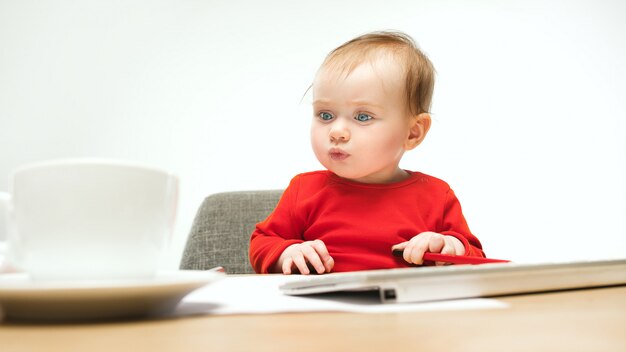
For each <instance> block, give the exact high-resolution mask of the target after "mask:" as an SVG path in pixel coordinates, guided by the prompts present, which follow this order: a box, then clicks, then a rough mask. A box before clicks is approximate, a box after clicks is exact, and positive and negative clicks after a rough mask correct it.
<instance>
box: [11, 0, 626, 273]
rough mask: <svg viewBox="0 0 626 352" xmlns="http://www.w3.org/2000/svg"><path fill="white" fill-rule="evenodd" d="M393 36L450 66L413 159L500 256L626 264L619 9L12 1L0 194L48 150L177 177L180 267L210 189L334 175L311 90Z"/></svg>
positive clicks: (625, 24) (509, 4) (623, 25)
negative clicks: (442, 184) (384, 36)
mask: <svg viewBox="0 0 626 352" xmlns="http://www.w3.org/2000/svg"><path fill="white" fill-rule="evenodd" d="M382 29H397V30H402V31H405V32H407V33H409V34H410V35H412V36H413V37H414V38H415V39H416V41H417V42H418V43H419V44H420V46H421V47H422V48H423V50H424V51H425V52H426V53H427V55H429V57H430V58H431V60H432V61H433V62H434V64H435V67H436V69H437V71H438V76H437V83H436V88H435V97H434V104H433V118H434V123H433V126H432V129H431V132H430V134H429V135H428V137H427V139H426V141H425V142H424V143H423V144H422V145H421V146H420V147H418V149H416V150H414V151H412V152H410V153H408V154H407V155H406V156H405V158H404V160H403V162H402V165H401V166H402V167H404V168H407V169H412V170H419V171H422V172H426V173H429V174H432V175H434V176H437V177H439V178H442V179H444V180H446V181H448V182H449V183H450V184H451V185H452V187H453V188H454V189H455V191H456V193H457V195H458V196H459V199H460V200H461V203H462V205H463V207H464V211H465V215H466V217H467V219H468V221H469V223H470V227H471V228H472V230H473V232H474V233H475V234H476V235H477V236H479V238H480V239H481V240H482V242H483V245H484V248H485V251H486V253H487V254H488V255H489V256H491V257H495V258H507V259H512V260H515V261H520V262H533V261H544V260H548V261H552V260H570V259H595V258H607V257H626V226H625V221H624V218H625V216H624V215H625V214H626V190H625V187H624V184H625V182H624V180H626V178H625V176H626V175H625V173H626V172H625V169H626V153H625V151H626V148H625V142H624V140H625V138H624V137H625V134H626V130H625V128H624V127H625V126H624V121H625V120H626V99H625V98H626V65H625V63H626V2H623V1H584V2H581V1H461V0H458V1H454V0H447V1H446V0H443V1H442V0H431V1H413V0H407V1H394V0H388V1H378V0H376V1H366V0H350V1H328V0H324V1H287V0H285V1H269V0H264V1H252V0H251V1H200V0H196V1H192V0H170V1H166V0H124V1H121V0H119V1H70V0H59V1H34V0H20V1H17V0H16V1H11V0H0V190H6V189H7V179H8V175H9V172H10V170H11V169H13V168H15V167H17V166H19V165H21V164H24V163H30V162H34V161H39V160H45V159H51V158H61V157H63V158H65V157H107V158H117V159H125V160H131V161H137V162H140V163H142V164H147V165H151V166H157V167H161V168H165V169H167V170H170V171H172V172H174V173H176V174H177V175H179V176H180V178H181V182H182V188H181V197H180V205H179V217H178V223H177V227H176V231H175V234H174V238H173V240H172V245H171V250H170V252H169V253H168V255H167V256H166V257H165V258H164V261H163V266H164V267H168V268H169V267H176V266H177V265H178V261H179V258H180V254H181V252H182V249H183V247H184V243H185V239H186V235H187V233H188V231H189V229H190V227H191V222H192V220H193V216H194V215H195V212H196V209H197V207H198V206H199V205H200V203H201V201H202V199H203V198H204V197H205V196H207V195H209V194H212V193H216V192H223V191H231V190H250V189H276V188H284V187H285V186H286V185H287V183H288V182H289V180H290V179H291V177H292V176H294V175H295V174H297V173H299V172H303V171H309V170H314V169H319V168H320V166H319V164H318V163H317V161H316V159H315V157H314V155H313V153H312V151H311V150H310V145H309V140H308V138H309V137H308V134H309V122H310V110H309V109H310V96H305V97H304V99H302V97H303V95H304V93H305V91H306V90H307V88H308V86H309V85H310V83H311V81H312V79H313V76H314V74H315V71H316V70H317V67H318V66H319V64H320V63H321V61H322V60H323V58H324V56H325V55H326V54H327V53H328V52H329V51H330V50H331V49H333V48H334V47H336V46H338V45H340V44H341V43H343V42H345V41H346V40H348V39H351V38H353V37H355V36H357V35H360V34H362V33H364V32H368V31H372V30H382ZM364 210H366V209H364Z"/></svg>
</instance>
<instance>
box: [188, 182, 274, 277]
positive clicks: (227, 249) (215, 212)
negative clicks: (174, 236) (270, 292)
mask: <svg viewBox="0 0 626 352" xmlns="http://www.w3.org/2000/svg"><path fill="white" fill-rule="evenodd" d="M282 193H283V191H282V190H265V191H242V192H225V193H217V194H213V195H210V196H208V197H206V198H205V199H204V202H202V205H201V206H200V208H199V209H198V212H197V213H196V217H195V219H194V221H193V225H192V227H191V232H190V233H189V237H188V238H187V244H186V246H185V250H184V252H183V257H182V260H181V263H180V268H181V269H187V270H207V269H211V268H214V267H216V266H222V267H224V269H225V270H226V272H227V273H229V274H247V273H253V272H254V271H253V270H252V267H251V266H250V261H249V259H248V248H249V246H250V235H251V234H252V231H254V228H255V225H256V224H257V223H258V222H260V221H263V220H265V218H267V216H268V215H269V214H270V213H271V212H272V210H274V208H275V207H276V204H277V203H278V200H279V199H280V196H281V195H282Z"/></svg>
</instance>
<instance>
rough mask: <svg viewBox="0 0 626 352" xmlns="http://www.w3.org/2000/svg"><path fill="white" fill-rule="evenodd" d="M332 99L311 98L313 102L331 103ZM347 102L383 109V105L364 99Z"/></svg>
mask: <svg viewBox="0 0 626 352" xmlns="http://www.w3.org/2000/svg"><path fill="white" fill-rule="evenodd" d="M331 103H332V101H331V100H329V99H315V100H313V104H314V105H315V104H331ZM348 103H350V104H351V105H357V106H369V107H373V108H377V109H381V110H383V107H382V106H380V105H378V104H373V103H370V102H368V101H366V100H351V101H349V102H348Z"/></svg>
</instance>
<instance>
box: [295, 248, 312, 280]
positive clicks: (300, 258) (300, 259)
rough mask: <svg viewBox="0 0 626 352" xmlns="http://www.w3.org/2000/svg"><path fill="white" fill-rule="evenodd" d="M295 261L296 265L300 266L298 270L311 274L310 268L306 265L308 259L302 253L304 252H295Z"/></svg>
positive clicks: (303, 273)
mask: <svg viewBox="0 0 626 352" xmlns="http://www.w3.org/2000/svg"><path fill="white" fill-rule="evenodd" d="M293 262H294V263H295V264H296V267H297V268H298V271H300V274H302V275H308V274H310V271H309V268H308V267H307V265H306V260H304V256H303V255H302V253H298V254H295V255H294V256H293Z"/></svg>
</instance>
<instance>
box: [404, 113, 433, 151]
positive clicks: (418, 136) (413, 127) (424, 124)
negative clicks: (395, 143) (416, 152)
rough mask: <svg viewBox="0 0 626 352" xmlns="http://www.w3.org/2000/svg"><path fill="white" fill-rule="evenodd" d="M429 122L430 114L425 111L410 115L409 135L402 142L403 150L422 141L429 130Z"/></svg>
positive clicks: (409, 148)
mask: <svg viewBox="0 0 626 352" xmlns="http://www.w3.org/2000/svg"><path fill="white" fill-rule="evenodd" d="M430 122H431V120H430V114H429V113H427V112H423V113H421V114H419V115H416V116H413V117H411V123H410V125H409V136H408V138H407V139H406V141H405V142H404V149H405V150H411V149H413V148H415V147H417V146H418V145H420V143H422V141H423V140H424V138H426V134H427V133H428V130H430Z"/></svg>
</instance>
